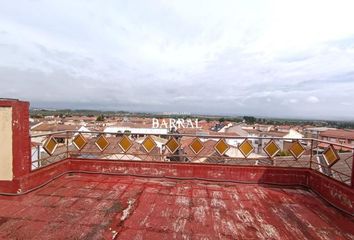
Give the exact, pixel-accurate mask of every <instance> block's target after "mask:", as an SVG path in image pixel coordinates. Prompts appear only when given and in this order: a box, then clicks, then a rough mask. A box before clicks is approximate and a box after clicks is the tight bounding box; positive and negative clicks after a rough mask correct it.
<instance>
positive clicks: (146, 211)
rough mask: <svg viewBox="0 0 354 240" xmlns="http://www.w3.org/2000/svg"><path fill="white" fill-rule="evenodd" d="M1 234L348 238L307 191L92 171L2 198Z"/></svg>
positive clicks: (333, 214) (347, 230)
mask: <svg viewBox="0 0 354 240" xmlns="http://www.w3.org/2000/svg"><path fill="white" fill-rule="evenodd" d="M0 238H1V239H112V238H116V239H129V240H130V239H154V240H155V239H354V222H353V219H352V218H349V217H347V216H344V215H343V214H341V213H340V212H339V211H337V210H336V209H334V208H332V207H331V206H329V205H327V204H326V203H325V202H323V201H322V200H320V199H319V198H318V197H316V195H315V194H312V193H310V192H308V191H305V190H301V189H286V188H274V187H269V186H260V185H250V184H247V185H246V184H227V183H225V184H221V183H218V184H215V183H212V182H202V181H186V180H183V181H178V180H166V179H152V178H136V177H118V176H107V175H98V174H75V175H71V176H69V175H65V176H63V177H61V178H59V179H57V180H55V181H53V182H51V183H50V184H48V185H46V186H45V187H43V188H41V189H38V190H36V191H34V192H31V193H29V194H27V195H24V196H16V197H5V196H0Z"/></svg>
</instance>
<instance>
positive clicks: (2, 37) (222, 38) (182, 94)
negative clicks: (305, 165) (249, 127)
mask: <svg viewBox="0 0 354 240" xmlns="http://www.w3.org/2000/svg"><path fill="white" fill-rule="evenodd" d="M259 3H260V2H259ZM262 4H265V3H262ZM2 5H3V6H2V9H0V76H1V78H0V84H1V88H0V96H2V97H15V98H21V99H26V100H29V101H31V102H32V106H42V107H45V106H47V107H72V108H100V109H117V110H131V111H147V112H149V111H182V112H195V113H210V114H236V115H246V114H253V115H257V116H276V117H310V118H338V119H341V118H343V119H344V118H346V119H354V112H353V111H350V110H348V106H349V105H350V104H352V106H354V101H353V100H352V99H353V98H352V97H351V93H352V92H353V90H354V80H353V77H354V74H353V70H352V66H353V62H354V51H353V45H352V41H351V40H352V36H353V34H354V32H352V31H351V29H349V28H348V32H347V33H346V34H344V35H343V34H342V35H340V36H338V37H337V38H335V39H324V40H323V41H322V40H321V41H317V42H315V44H314V43H312V42H311V43H307V42H305V43H298V45H296V47H294V48H292V47H288V46H287V45H286V44H287V43H286V42H285V43H284V42H280V43H281V44H284V46H286V48H285V47H283V46H277V45H276V44H272V42H271V44H270V45H269V40H268V39H267V34H268V32H272V31H273V29H272V28H273V27H274V24H277V22H276V23H273V22H272V21H273V19H272V14H273V13H271V12H268V10H267V9H268V8H267V6H265V8H260V9H258V10H257V11H256V12H254V11H255V10H254V8H253V5H252V3H238V2H232V3H230V2H227V1H220V2H218V4H216V3H215V2H214V1H203V2H199V3H197V2H193V3H191V2H190V1H188V2H187V1H186V2H184V1H178V2H175V3H173V2H170V1H161V2H159V1H156V2H150V4H147V3H146V2H145V1H125V2H124V1H123V2H116V1H111V2H109V1H108V2H105V3H102V2H100V1H89V2H87V1H75V2H72V1H51V2H44V1H36V2H34V1H22V2H21V4H14V3H11V2H5V3H3V4H2ZM265 5H266V4H265ZM194 7H195V8H196V7H198V11H196V10H193V8H194ZM34 9H35V10H34ZM285 21H286V19H285ZM308 21H311V19H308ZM343 26H344V23H343ZM280 27H281V26H280ZM300 27H301V26H300ZM280 29H281V28H280ZM332 31H334V30H332ZM273 32H274V31H273ZM282 37H283V36H282V35H281V32H280V34H279V35H276V36H274V41H275V42H277V41H278V39H281V38H282ZM305 37H306V36H304V38H305ZM272 40H273V39H272ZM299 40H301V38H299ZM277 43H278V42H277ZM267 44H268V45H269V46H270V47H269V48H268V47H267V46H268V45H267ZM309 99H310V102H312V104H309ZM315 99H318V100H319V101H316V100H315ZM343 103H345V104H343ZM314 104H315V105H316V106H315V107H314V106H313V105H314ZM328 109H332V110H331V111H328Z"/></svg>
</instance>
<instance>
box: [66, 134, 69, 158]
mask: <svg viewBox="0 0 354 240" xmlns="http://www.w3.org/2000/svg"><path fill="white" fill-rule="evenodd" d="M66 158H69V131H66Z"/></svg>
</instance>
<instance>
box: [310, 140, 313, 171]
mask: <svg viewBox="0 0 354 240" xmlns="http://www.w3.org/2000/svg"><path fill="white" fill-rule="evenodd" d="M312 157H313V139H311V153H310V169H312Z"/></svg>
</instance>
